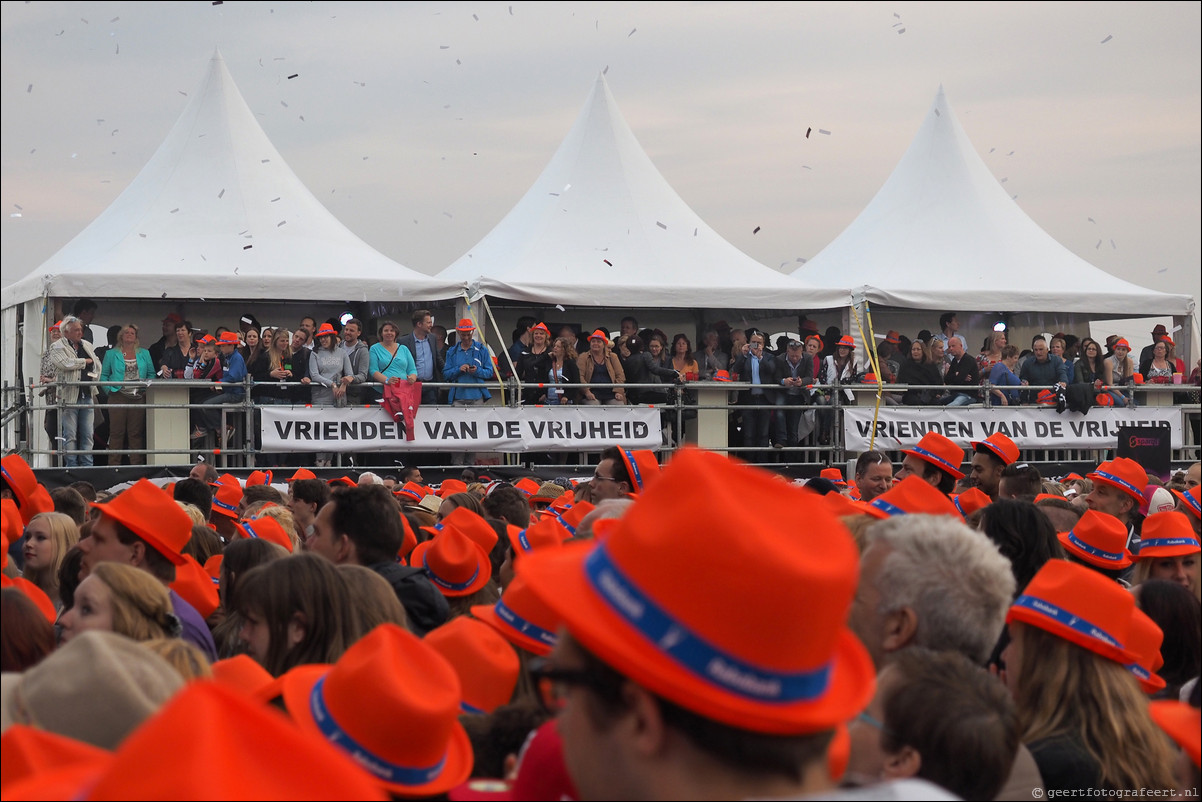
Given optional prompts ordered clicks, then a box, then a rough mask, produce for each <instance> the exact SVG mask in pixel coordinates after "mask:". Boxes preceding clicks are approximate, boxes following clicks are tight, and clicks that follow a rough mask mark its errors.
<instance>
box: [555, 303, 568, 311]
mask: <svg viewBox="0 0 1202 802" xmlns="http://www.w3.org/2000/svg"><path fill="white" fill-rule="evenodd" d="M555 308H556V309H558V310H559V311H560V312H566V311H567V310H566V309H564V308H563V306H562V305H561V304H555Z"/></svg>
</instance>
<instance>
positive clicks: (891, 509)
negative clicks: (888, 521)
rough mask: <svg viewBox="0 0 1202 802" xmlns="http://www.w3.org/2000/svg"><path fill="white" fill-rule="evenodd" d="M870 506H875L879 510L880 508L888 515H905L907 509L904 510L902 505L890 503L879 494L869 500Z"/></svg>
mask: <svg viewBox="0 0 1202 802" xmlns="http://www.w3.org/2000/svg"><path fill="white" fill-rule="evenodd" d="M868 506H870V507H875V508H877V509H878V510H880V511H881V512H883V513H886V514H887V515H905V514H906V511H905V510H903V509H902V508H901V507H898V506H895V505H893V504H890V503H889V502H888V501H885V500H884V499H883V498H881V497H880V496H877V497H876V498H874V499H873V500H872V501H870V502H868Z"/></svg>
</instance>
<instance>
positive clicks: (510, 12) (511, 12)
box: [509, 6, 513, 17]
mask: <svg viewBox="0 0 1202 802" xmlns="http://www.w3.org/2000/svg"><path fill="white" fill-rule="evenodd" d="M509 16H511V17H512V16H513V6H510V7H509Z"/></svg>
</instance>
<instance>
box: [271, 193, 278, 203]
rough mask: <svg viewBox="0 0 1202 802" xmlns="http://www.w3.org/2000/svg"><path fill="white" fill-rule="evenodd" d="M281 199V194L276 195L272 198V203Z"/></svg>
mask: <svg viewBox="0 0 1202 802" xmlns="http://www.w3.org/2000/svg"><path fill="white" fill-rule="evenodd" d="M279 199H280V196H278V195H277V196H276V197H274V198H272V199H271V201H270V203H275V202H276V201H278V200H279Z"/></svg>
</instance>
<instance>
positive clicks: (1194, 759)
mask: <svg viewBox="0 0 1202 802" xmlns="http://www.w3.org/2000/svg"><path fill="white" fill-rule="evenodd" d="M1148 713H1149V714H1150V715H1151V716H1152V720H1153V721H1155V722H1156V726H1158V727H1160V728H1161V729H1162V730H1164V731H1165V734H1167V735H1168V736H1169V737H1170V738H1172V739H1173V742H1174V743H1175V744H1177V745H1178V746H1180V747H1181V750H1182V751H1183V752H1185V754H1186V755H1188V756H1189V759H1190V762H1191V763H1193V764H1194V766H1195V767H1197V768H1202V710H1199V709H1198V708H1196V707H1194V706H1193V705H1191V704H1188V703H1186V702H1175V701H1168V700H1157V701H1155V702H1150V703H1149V704H1148Z"/></svg>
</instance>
